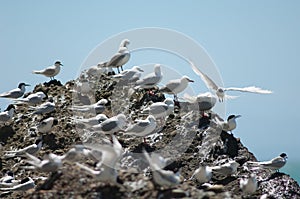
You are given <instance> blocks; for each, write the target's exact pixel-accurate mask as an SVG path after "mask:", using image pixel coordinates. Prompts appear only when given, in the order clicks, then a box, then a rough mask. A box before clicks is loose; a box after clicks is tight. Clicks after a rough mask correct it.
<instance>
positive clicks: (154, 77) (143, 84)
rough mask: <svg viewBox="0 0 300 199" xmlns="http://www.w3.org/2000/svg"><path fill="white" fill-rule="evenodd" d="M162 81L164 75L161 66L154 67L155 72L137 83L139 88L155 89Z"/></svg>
mask: <svg viewBox="0 0 300 199" xmlns="http://www.w3.org/2000/svg"><path fill="white" fill-rule="evenodd" d="M161 79H162V73H161V68H160V64H155V65H154V72H152V73H149V74H148V75H146V76H145V77H144V78H142V79H140V80H138V81H136V87H135V88H136V89H137V88H153V87H155V86H156V85H157V84H158V83H159V82H160V81H161Z"/></svg>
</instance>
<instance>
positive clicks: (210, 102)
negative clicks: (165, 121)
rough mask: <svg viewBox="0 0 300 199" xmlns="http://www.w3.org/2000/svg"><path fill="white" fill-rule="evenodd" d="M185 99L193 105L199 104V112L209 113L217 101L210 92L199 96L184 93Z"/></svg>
mask: <svg viewBox="0 0 300 199" xmlns="http://www.w3.org/2000/svg"><path fill="white" fill-rule="evenodd" d="M183 99H185V100H186V101H188V102H189V103H191V104H195V103H197V104H198V105H199V111H208V110H210V109H212V108H213V107H214V106H215V104H216V101H217V99H216V97H215V96H213V95H212V94H211V93H210V92H206V93H200V94H199V95H197V96H191V95H189V94H187V93H184V95H183Z"/></svg>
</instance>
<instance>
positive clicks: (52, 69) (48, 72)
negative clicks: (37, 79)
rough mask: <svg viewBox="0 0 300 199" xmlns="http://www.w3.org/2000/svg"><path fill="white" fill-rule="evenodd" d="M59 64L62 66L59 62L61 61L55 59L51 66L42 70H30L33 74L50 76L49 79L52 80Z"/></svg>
mask: <svg viewBox="0 0 300 199" xmlns="http://www.w3.org/2000/svg"><path fill="white" fill-rule="evenodd" d="M61 66H63V65H62V64H61V62H60V61H56V62H55V63H54V65H53V66H49V67H47V68H45V69H43V70H34V71H32V73H33V74H42V75H44V76H46V77H50V80H52V79H54V76H56V75H57V74H58V73H59V71H60V67H61Z"/></svg>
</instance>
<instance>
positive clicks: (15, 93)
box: [0, 83, 30, 99]
mask: <svg viewBox="0 0 300 199" xmlns="http://www.w3.org/2000/svg"><path fill="white" fill-rule="evenodd" d="M26 86H30V85H29V84H25V83H20V84H19V85H18V88H15V89H13V90H10V91H8V92H5V93H1V94H0V97H4V98H13V99H17V98H19V97H22V96H23V95H24V93H25V91H26V90H25V87H26Z"/></svg>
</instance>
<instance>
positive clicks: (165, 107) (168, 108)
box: [143, 98, 174, 118]
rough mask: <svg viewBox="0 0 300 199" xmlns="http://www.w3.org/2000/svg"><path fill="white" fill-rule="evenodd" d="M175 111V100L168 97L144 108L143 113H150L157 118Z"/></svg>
mask: <svg viewBox="0 0 300 199" xmlns="http://www.w3.org/2000/svg"><path fill="white" fill-rule="evenodd" d="M173 111H174V101H173V99H171V98H166V99H165V100H164V101H163V102H155V103H153V104H151V105H150V106H149V107H147V108H145V109H144V110H143V113H149V114H151V115H153V116H154V117H155V118H162V117H167V116H169V115H170V114H171V113H172V112H173Z"/></svg>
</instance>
